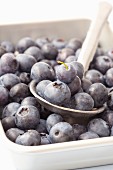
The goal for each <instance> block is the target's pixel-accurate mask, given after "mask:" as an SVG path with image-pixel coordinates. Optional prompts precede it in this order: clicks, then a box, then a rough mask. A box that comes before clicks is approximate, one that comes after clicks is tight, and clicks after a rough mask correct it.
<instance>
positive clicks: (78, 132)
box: [72, 124, 87, 140]
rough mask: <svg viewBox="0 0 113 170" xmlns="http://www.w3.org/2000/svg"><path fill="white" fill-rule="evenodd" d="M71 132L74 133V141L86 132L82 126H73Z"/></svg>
mask: <svg viewBox="0 0 113 170" xmlns="http://www.w3.org/2000/svg"><path fill="white" fill-rule="evenodd" d="M72 127H73V131H74V138H75V140H77V139H78V137H79V136H80V135H81V134H82V133H85V132H86V130H87V129H86V127H85V126H84V125H80V124H73V126H72Z"/></svg>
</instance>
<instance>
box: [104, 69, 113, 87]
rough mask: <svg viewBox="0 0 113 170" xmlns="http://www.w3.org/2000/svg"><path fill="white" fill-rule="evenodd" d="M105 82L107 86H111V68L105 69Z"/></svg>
mask: <svg viewBox="0 0 113 170" xmlns="http://www.w3.org/2000/svg"><path fill="white" fill-rule="evenodd" d="M105 82H106V84H107V86H108V87H112V86H113V68H110V69H108V70H107V72H106V74H105Z"/></svg>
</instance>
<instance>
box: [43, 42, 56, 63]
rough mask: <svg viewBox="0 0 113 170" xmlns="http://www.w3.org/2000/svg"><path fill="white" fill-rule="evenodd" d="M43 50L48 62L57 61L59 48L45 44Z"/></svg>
mask: <svg viewBox="0 0 113 170" xmlns="http://www.w3.org/2000/svg"><path fill="white" fill-rule="evenodd" d="M41 50H42V54H43V55H44V57H45V58H46V59H48V60H55V59H56V57H57V54H58V50H57V48H56V47H55V46H54V45H53V44H51V43H47V44H44V45H43V46H42V48H41Z"/></svg>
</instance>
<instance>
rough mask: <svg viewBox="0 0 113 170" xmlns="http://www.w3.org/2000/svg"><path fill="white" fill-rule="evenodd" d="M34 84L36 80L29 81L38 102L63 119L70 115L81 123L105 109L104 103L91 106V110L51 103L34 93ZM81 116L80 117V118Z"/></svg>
mask: <svg viewBox="0 0 113 170" xmlns="http://www.w3.org/2000/svg"><path fill="white" fill-rule="evenodd" d="M36 85H37V81H36V80H32V81H31V83H30V91H31V93H32V94H33V95H34V96H35V97H36V98H37V100H38V102H39V103H40V104H41V105H42V106H43V107H44V108H46V109H48V110H50V111H51V112H54V113H59V114H61V115H62V116H63V117H64V119H68V117H72V118H74V119H75V122H77V123H78V122H79V123H81V124H84V122H85V121H84V120H85V119H86V120H88V119H89V118H90V117H92V116H95V115H97V114H99V113H101V112H103V111H104V110H105V105H103V107H101V108H98V109H96V108H93V110H91V111H83V110H75V109H71V108H66V107H61V106H58V105H55V104H52V103H50V102H48V101H47V100H45V99H43V98H42V97H40V96H39V95H38V94H37V93H36ZM81 118H82V119H81Z"/></svg>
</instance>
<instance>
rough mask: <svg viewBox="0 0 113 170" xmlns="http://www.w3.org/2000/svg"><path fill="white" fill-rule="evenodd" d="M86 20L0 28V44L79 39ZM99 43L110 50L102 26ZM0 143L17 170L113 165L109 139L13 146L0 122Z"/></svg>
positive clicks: (110, 39)
mask: <svg viewBox="0 0 113 170" xmlns="http://www.w3.org/2000/svg"><path fill="white" fill-rule="evenodd" d="M89 24H90V21H89V20H88V19H77V20H72V21H71V20H70V21H59V22H49V23H31V24H20V25H4V26H0V41H2V40H11V41H12V42H14V43H15V42H17V40H19V39H20V38H21V37H23V36H31V37H32V38H33V39H35V38H37V37H39V36H48V37H54V38H55V37H63V38H64V39H69V38H72V37H77V38H80V39H83V38H84V37H85V35H86V33H87V30H88V28H89ZM100 43H101V45H102V46H103V47H104V49H105V50H108V49H111V48H112V47H113V33H112V31H111V29H110V27H109V24H108V23H106V24H105V26H104V28H103V31H102V34H101V37H100ZM0 140H1V142H3V144H4V147H6V148H7V149H9V150H10V153H11V156H12V159H13V161H14V164H15V167H16V169H17V170H69V169H76V168H84V167H91V166H99V165H106V164H112V163H113V137H105V138H99V139H90V140H84V141H73V142H65V143H59V144H51V145H44V146H31V147H28V146H21V145H17V144H15V143H13V142H11V141H10V140H8V139H7V137H6V136H5V133H4V130H3V127H2V124H1V122H0Z"/></svg>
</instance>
